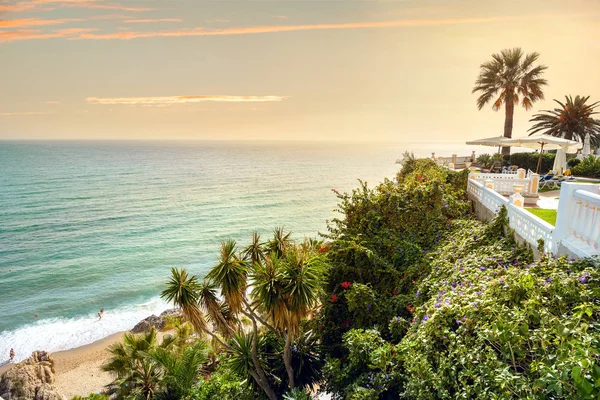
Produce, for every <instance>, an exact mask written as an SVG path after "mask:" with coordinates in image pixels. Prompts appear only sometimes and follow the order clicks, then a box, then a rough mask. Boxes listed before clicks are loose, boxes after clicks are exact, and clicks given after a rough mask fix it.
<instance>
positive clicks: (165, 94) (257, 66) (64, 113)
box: [0, 0, 600, 143]
mask: <svg viewBox="0 0 600 400" xmlns="http://www.w3.org/2000/svg"><path fill="white" fill-rule="evenodd" d="M599 38H600V0H569V1H564V0H518V1H517V0H499V1H496V0H474V1H472V0H396V1H394V0H388V1H374V0H371V1H367V0H364V1H354V0H327V1H325V0H271V1H268V0H262V1H261V0H254V1H250V0H247V1H235V0H213V1H206V0H148V1H147V0H122V1H118V0H115V1H108V0H106V1H105V0H24V1H14V0H0V77H1V78H0V139H26V140H29V139H94V140H97V139H107V140H114V139H117V140H121V139H130V140H136V139H151V140H154V139H160V140H165V139H166V140H172V139H207V140H215V139H218V140H220V139H223V140H254V139H257V140H342V141H349V142H361V141H371V142H403V143H404V142H414V141H418V142H431V143H459V142H464V141H466V140H473V139H477V138H482V137H489V136H497V135H501V134H502V132H503V123H504V113H503V112H495V111H493V110H492V108H491V106H489V107H486V108H485V109H483V110H481V111H478V109H477V107H476V104H475V100H476V98H477V95H475V94H472V93H471V90H472V88H473V85H474V82H475V79H476V77H477V75H478V72H479V66H480V64H481V63H483V62H485V61H487V60H489V59H490V58H491V57H490V56H491V55H492V54H493V53H497V52H499V51H501V50H502V49H505V48H512V47H521V48H522V49H523V50H524V51H525V52H533V51H536V52H539V53H540V58H539V62H540V63H542V64H544V65H547V66H548V70H547V71H546V74H545V77H546V79H547V80H548V82H549V85H548V86H547V87H546V89H545V94H546V99H545V100H544V101H540V102H538V103H536V104H534V108H533V110H531V111H525V110H523V109H518V110H517V111H516V113H515V126H514V131H513V137H517V136H523V135H525V134H526V131H527V129H528V128H529V127H530V126H531V124H530V123H529V122H528V120H529V119H530V118H531V116H532V115H533V114H534V113H535V112H536V111H539V110H543V109H548V108H553V101H552V99H564V96H565V95H573V96H575V95H586V96H587V95H589V96H591V100H592V101H598V100H600V39H599Z"/></svg>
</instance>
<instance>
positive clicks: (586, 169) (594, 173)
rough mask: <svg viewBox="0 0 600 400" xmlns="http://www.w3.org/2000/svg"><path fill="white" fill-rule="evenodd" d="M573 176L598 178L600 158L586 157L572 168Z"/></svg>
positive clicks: (599, 176) (599, 174)
mask: <svg viewBox="0 0 600 400" xmlns="http://www.w3.org/2000/svg"><path fill="white" fill-rule="evenodd" d="M573 174H574V175H578V176H586V177H589V178H600V157H599V158H596V157H594V156H593V155H590V156H587V157H586V158H584V159H583V161H581V162H580V163H579V164H578V165H576V166H575V168H573Z"/></svg>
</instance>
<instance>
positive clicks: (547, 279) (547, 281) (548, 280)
mask: <svg viewBox="0 0 600 400" xmlns="http://www.w3.org/2000/svg"><path fill="white" fill-rule="evenodd" d="M544 282H546V283H550V282H552V279H550V278H546V280H545V281H544Z"/></svg>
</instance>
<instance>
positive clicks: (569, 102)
mask: <svg viewBox="0 0 600 400" xmlns="http://www.w3.org/2000/svg"><path fill="white" fill-rule="evenodd" d="M589 98H590V96H586V97H583V96H575V99H573V97H572V96H565V99H566V101H565V102H564V103H562V102H560V101H558V100H556V99H554V101H555V102H556V103H558V104H559V105H560V108H555V109H554V110H542V111H541V113H539V114H535V115H534V116H533V118H531V119H530V120H529V121H530V122H533V123H534V125H533V126H532V127H531V128H529V131H530V132H531V133H530V135H533V134H534V133H538V132H543V133H545V134H547V135H552V136H557V137H564V138H565V139H569V140H578V141H580V142H583V141H584V140H585V136H586V135H587V134H589V135H590V142H591V143H592V144H593V145H594V146H597V145H598V144H600V120H598V119H595V118H593V117H592V116H593V115H595V114H598V112H596V111H595V108H596V107H597V106H598V104H600V102H595V103H592V104H586V102H587V101H588V99H589Z"/></svg>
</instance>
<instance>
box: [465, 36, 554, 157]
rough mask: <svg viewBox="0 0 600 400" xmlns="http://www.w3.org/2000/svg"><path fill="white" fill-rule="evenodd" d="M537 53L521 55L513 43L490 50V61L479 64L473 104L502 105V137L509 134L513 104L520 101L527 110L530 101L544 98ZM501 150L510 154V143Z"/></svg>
mask: <svg viewBox="0 0 600 400" xmlns="http://www.w3.org/2000/svg"><path fill="white" fill-rule="evenodd" d="M538 57H539V54H538V53H529V54H527V55H525V54H524V53H523V50H521V49H520V48H518V47H517V48H514V49H505V50H502V51H501V52H500V53H499V54H498V53H497V54H493V55H492V60H491V61H487V62H485V63H483V64H481V71H480V72H479V76H478V77H477V80H476V81H475V87H474V88H473V93H476V92H479V93H480V96H479V97H478V98H477V108H479V109H480V110H481V109H482V108H483V107H484V106H485V105H486V104H488V103H490V102H491V103H492V104H493V109H494V111H498V110H500V108H501V107H502V105H504V110H505V114H506V117H505V120H504V136H505V137H508V138H510V137H512V128H513V115H514V110H515V104H519V103H521V105H522V106H523V107H524V108H525V109H526V110H529V109H531V107H533V103H535V102H536V101H538V100H543V99H544V92H543V91H542V87H543V86H545V85H547V84H548V83H547V81H546V80H545V79H543V78H542V74H543V73H544V71H545V70H546V69H547V67H546V66H544V65H537V66H535V65H534V63H535V62H536V61H537V59H538ZM502 153H503V154H510V147H503V148H502Z"/></svg>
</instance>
